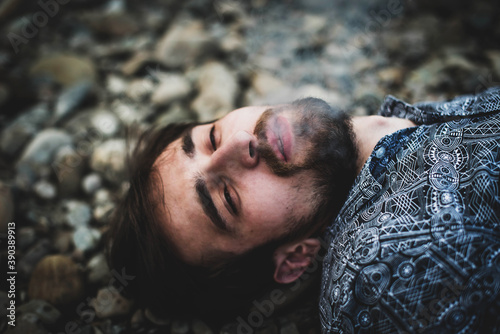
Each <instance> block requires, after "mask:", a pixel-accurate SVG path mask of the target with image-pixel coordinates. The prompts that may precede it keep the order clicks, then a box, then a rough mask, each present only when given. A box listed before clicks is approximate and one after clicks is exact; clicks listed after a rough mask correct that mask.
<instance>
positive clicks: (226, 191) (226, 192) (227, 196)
mask: <svg viewBox="0 0 500 334" xmlns="http://www.w3.org/2000/svg"><path fill="white" fill-rule="evenodd" d="M224 199H225V200H226V202H227V204H228V205H229V207H230V208H231V210H232V211H233V214H234V215H238V210H237V209H236V205H235V204H234V201H233V199H232V197H231V193H230V192H229V189H228V188H227V186H226V185H224Z"/></svg>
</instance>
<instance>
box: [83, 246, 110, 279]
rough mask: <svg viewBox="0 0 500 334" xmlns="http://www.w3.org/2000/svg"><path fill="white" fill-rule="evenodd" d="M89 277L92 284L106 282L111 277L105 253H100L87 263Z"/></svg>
mask: <svg viewBox="0 0 500 334" xmlns="http://www.w3.org/2000/svg"><path fill="white" fill-rule="evenodd" d="M87 270H88V274H87V279H88V282H90V283H92V284H106V283H109V281H110V279H111V274H110V271H109V267H108V263H107V261H106V257H105V256H104V254H103V253H98V254H97V255H95V256H94V257H92V258H91V259H90V260H89V262H88V263H87Z"/></svg>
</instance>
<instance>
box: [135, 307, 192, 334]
mask: <svg viewBox="0 0 500 334" xmlns="http://www.w3.org/2000/svg"><path fill="white" fill-rule="evenodd" d="M144 319H145V317H144V311H143V310H142V309H138V310H137V311H135V312H134V314H133V315H132V317H131V318H130V326H131V327H132V328H134V329H137V328H138V327H140V326H141V325H142V324H143V323H144ZM195 334H196V333H195Z"/></svg>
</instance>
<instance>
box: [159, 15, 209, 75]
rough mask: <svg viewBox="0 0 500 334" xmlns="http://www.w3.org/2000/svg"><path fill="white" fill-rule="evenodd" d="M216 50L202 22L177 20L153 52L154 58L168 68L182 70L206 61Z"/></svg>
mask: <svg viewBox="0 0 500 334" xmlns="http://www.w3.org/2000/svg"><path fill="white" fill-rule="evenodd" d="M216 50H217V44H216V42H215V41H214V40H212V38H211V37H210V35H209V34H208V33H207V30H206V28H205V27H204V25H203V22H202V21H197V20H186V19H182V20H178V21H177V22H175V23H173V24H171V25H170V28H169V29H168V30H167V32H166V33H165V35H164V36H163V37H161V39H160V41H159V42H158V44H157V47H156V50H155V58H156V59H157V60H158V61H159V62H161V63H162V64H163V65H165V66H166V67H168V68H183V67H187V66H189V65H193V64H194V63H196V62H199V61H201V60H202V59H206V58H208V57H210V56H212V55H213V54H215V51H216Z"/></svg>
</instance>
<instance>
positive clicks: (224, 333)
mask: <svg viewBox="0 0 500 334" xmlns="http://www.w3.org/2000/svg"><path fill="white" fill-rule="evenodd" d="M238 326H239V324H238V323H235V322H231V323H227V324H225V325H224V326H222V328H221V330H220V334H239V332H240V331H239V330H238ZM252 332H253V330H252V329H250V332H249V333H252Z"/></svg>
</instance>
